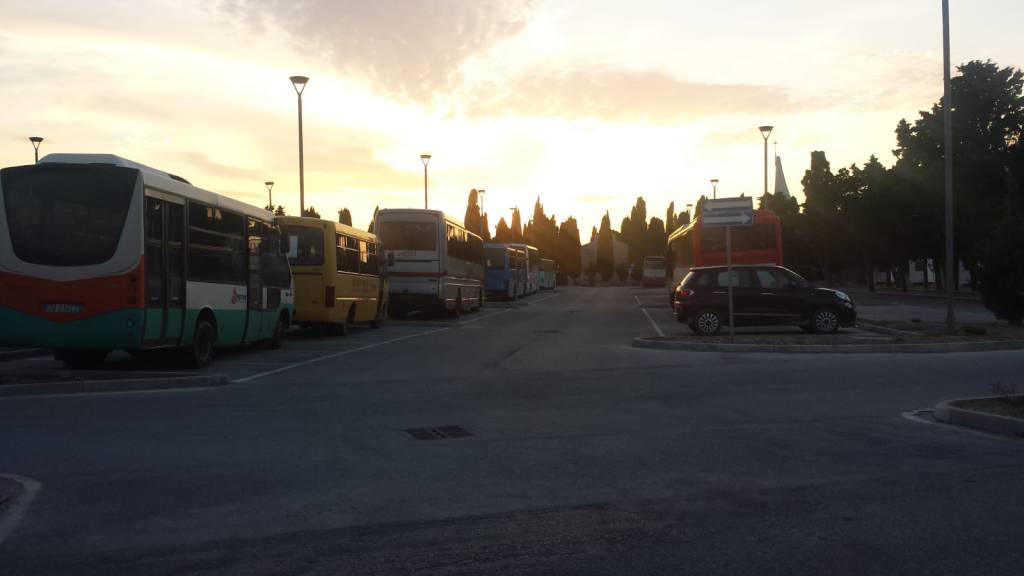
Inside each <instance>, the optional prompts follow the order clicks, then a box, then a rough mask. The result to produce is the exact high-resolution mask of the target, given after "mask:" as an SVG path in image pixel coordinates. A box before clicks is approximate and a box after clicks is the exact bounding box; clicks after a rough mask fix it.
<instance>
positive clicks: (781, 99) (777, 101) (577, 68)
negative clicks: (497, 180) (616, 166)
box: [466, 65, 797, 122]
mask: <svg viewBox="0 0 1024 576" xmlns="http://www.w3.org/2000/svg"><path fill="white" fill-rule="evenodd" d="M796 106H797V105H796V103H795V102H794V101H793V99H792V98H791V97H790V96H789V94H788V93H787V92H786V91H785V90H783V89H781V88H778V87H774V86H761V85H751V84H707V83H700V82H688V81H684V80H679V79H676V78H674V77H672V76H670V75H668V74H665V73H663V72H659V71H636V70H627V69H621V68H611V67H607V66H604V65H573V66H569V67H567V68H562V69H556V68H535V69H532V70H529V71H527V72H526V73H523V74H519V75H517V76H515V77H513V78H511V79H509V80H508V81H507V82H505V83H491V82H488V83H485V84H479V85H477V86H474V87H473V89H472V90H469V91H467V95H466V109H467V112H468V114H469V115H470V116H506V115H520V116H543V117H562V118H598V119H602V120H612V121H652V122H672V121H677V120H680V119H692V118H697V117H700V116H706V115H713V114H750V113H785V112H789V111H793V110H795V109H796Z"/></svg>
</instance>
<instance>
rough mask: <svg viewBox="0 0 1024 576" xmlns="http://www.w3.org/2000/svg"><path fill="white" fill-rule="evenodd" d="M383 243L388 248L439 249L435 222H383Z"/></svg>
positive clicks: (381, 228) (381, 231)
mask: <svg viewBox="0 0 1024 576" xmlns="http://www.w3.org/2000/svg"><path fill="white" fill-rule="evenodd" d="M380 239H381V244H383V245H384V248H385V249H386V250H421V251H434V250H437V224H435V223H434V222H381V224H380Z"/></svg>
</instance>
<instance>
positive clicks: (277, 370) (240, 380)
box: [231, 328, 451, 384]
mask: <svg viewBox="0 0 1024 576" xmlns="http://www.w3.org/2000/svg"><path fill="white" fill-rule="evenodd" d="M445 330H451V328H437V329H436V330H427V331H426V332H417V333H415V334H408V335H406V336H401V337H399V338H392V339H391V340H385V341H384V342H376V343H374V344H367V345H366V346H360V347H358V348H352V349H351V350H342V351H341V352H335V353H334V354H326V355H324V356H317V357H316V358H310V359H309V360H303V361H302V362H296V363H294V364H288V365H287V366H282V367H280V368H275V369H274V370H267V371H266V372H260V373H259V374H253V375H252V376H246V377H245V378H238V379H236V380H232V381H231V383H232V384H241V383H243V382H249V381H251V380H256V379H258V378H263V377H265V376H270V375H272V374H278V373H280V372H285V371H287V370H292V369H294V368H300V367H302V366H308V365H310V364H314V363H316V362H322V361H324V360H330V359H331V358H338V357H341V356H346V355H348V354H354V353H356V352H362V351H363V350H369V349H371V348H378V347H380V346H384V345H387V344H394V343H395V342H401V341H402V340H408V339H410V338H417V337H419V336H428V335H430V334H437V333H438V332H444V331H445Z"/></svg>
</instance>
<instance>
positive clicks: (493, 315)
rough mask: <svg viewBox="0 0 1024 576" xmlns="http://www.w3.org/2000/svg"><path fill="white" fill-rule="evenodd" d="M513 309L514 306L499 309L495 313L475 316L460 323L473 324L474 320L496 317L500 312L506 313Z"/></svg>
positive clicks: (460, 324)
mask: <svg viewBox="0 0 1024 576" xmlns="http://www.w3.org/2000/svg"><path fill="white" fill-rule="evenodd" d="M511 311H512V308H505V309H504V310H499V311H497V312H495V313H494V314H488V315H486V316H478V317H476V318H473V319H472V320H466V321H465V322H459V323H458V325H459V326H463V325H466V324H472V323H473V322H479V321H481V320H486V319H488V318H494V317H495V316H497V315H498V314H504V313H505V312H511Z"/></svg>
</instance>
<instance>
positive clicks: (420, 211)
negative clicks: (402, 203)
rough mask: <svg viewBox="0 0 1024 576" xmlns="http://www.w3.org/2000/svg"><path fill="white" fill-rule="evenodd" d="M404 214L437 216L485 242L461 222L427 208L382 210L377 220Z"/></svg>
mask: <svg viewBox="0 0 1024 576" xmlns="http://www.w3.org/2000/svg"><path fill="white" fill-rule="evenodd" d="M402 214H419V215H430V216H436V217H438V218H441V219H443V220H444V221H445V222H447V223H449V224H454V225H455V226H458V227H459V228H462V229H463V230H465V231H466V232H467V233H469V234H472V235H473V236H476V237H477V238H480V240H483V238H481V237H480V235H479V234H476V233H475V232H473V231H472V230H470V229H469V228H466V225H465V224H464V223H463V222H460V221H459V220H456V219H455V218H453V217H451V216H449V215H447V214H445V213H444V212H442V211H441V210H429V209H426V208H381V209H380V210H378V211H377V219H378V220H380V219H381V218H382V217H384V216H388V215H399V216H400V215H402Z"/></svg>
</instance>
